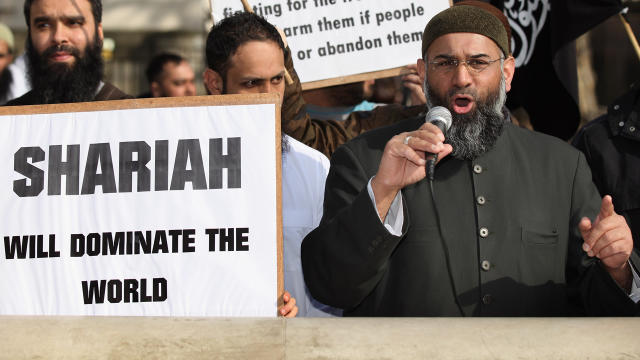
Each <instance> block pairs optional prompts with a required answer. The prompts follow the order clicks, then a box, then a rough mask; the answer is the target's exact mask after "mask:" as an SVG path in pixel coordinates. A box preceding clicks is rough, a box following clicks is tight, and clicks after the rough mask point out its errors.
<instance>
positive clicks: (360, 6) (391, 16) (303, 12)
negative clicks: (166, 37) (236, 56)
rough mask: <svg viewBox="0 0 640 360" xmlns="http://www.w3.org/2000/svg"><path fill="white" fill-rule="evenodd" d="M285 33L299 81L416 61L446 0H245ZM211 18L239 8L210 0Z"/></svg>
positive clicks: (230, 0)
mask: <svg viewBox="0 0 640 360" xmlns="http://www.w3.org/2000/svg"><path fill="white" fill-rule="evenodd" d="M249 3H250V5H251V6H252V7H253V8H254V12H255V13H256V14H258V15H261V16H264V17H265V18H266V19H267V20H268V21H269V22H271V23H272V24H274V25H276V26H277V27H279V28H280V29H282V30H283V31H284V33H285V35H287V41H288V43H289V47H290V48H291V52H292V53H291V55H292V57H293V61H294V64H295V67H296V71H297V72H298V75H299V77H300V81H302V82H303V83H306V82H313V81H319V80H325V79H332V78H339V77H346V76H350V75H356V74H362V73H368V72H373V71H380V70H386V69H392V68H396V67H399V66H405V65H408V64H415V62H416V59H418V58H419V57H421V54H420V49H421V44H422V32H423V31H424V28H425V26H426V25H427V22H429V20H430V19H431V18H432V17H433V16H434V15H436V14H437V13H439V12H440V11H442V10H444V9H446V8H448V7H449V5H450V4H449V0H428V1H427V0H396V1H388V0H260V1H257V0H249ZM211 8H212V12H213V19H214V21H215V22H218V21H220V20H222V19H223V18H225V17H227V16H229V15H231V14H233V13H234V12H236V11H241V10H242V9H243V7H242V2H241V1H240V0H211Z"/></svg>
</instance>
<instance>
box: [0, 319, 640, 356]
mask: <svg viewBox="0 0 640 360" xmlns="http://www.w3.org/2000/svg"><path fill="white" fill-rule="evenodd" d="M639 334H640V320H638V319H632V318H570V319H560V318H555V319H549V318H477V319H451V318H375V319H374V318H359V319H353V318H345V319H303V318H299V319H282V318H277V319H243V318H234V319H221V318H148V317H137V318H136V317H77V318H74V317H13V316H5V317H0V358H3V359H21V358H22V359H23V358H30V359H39V358H43V359H61V358H64V359H81V358H82V359H88V358H90V359H123V358H124V359H130V358H145V359H156V358H161V359H182V358H187V359H214V358H215V359H640V336H639Z"/></svg>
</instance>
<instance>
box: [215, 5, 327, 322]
mask: <svg viewBox="0 0 640 360" xmlns="http://www.w3.org/2000/svg"><path fill="white" fill-rule="evenodd" d="M284 49H285V45H284V43H283V42H282V39H281V37H280V34H279V33H278V31H277V30H276V28H275V27H273V25H271V24H269V23H268V22H267V21H266V20H264V19H263V18H261V17H259V16H257V15H254V14H249V13H239V14H236V15H232V16H231V17H228V18H226V19H224V20H222V21H220V22H219V23H218V24H216V25H214V26H213V28H212V29H211V31H210V32H209V35H208V37H207V45H206V61H207V68H206V69H205V72H204V81H205V86H206V88H207V90H208V91H209V93H211V94H213V95H219V94H252V93H253V94H255V93H277V94H279V95H280V96H281V98H282V96H283V95H284V89H285V84H284V83H285V80H284V73H285V66H284ZM282 143H283V146H282V152H283V153H282V223H283V240H284V241H283V243H284V282H285V289H288V290H290V291H291V293H292V295H293V298H294V300H292V302H293V304H294V305H296V304H297V307H296V309H295V310H296V311H298V309H299V314H300V316H330V315H334V314H336V311H337V310H335V309H331V308H329V307H327V306H324V305H322V304H320V303H318V302H317V301H315V300H314V299H312V298H311V297H310V296H308V293H307V291H306V288H305V285H304V280H303V278H302V267H301V264H300V242H301V241H302V238H303V237H304V236H305V235H306V234H307V233H308V232H309V231H311V229H313V228H315V227H316V226H317V225H318V223H319V222H320V218H321V217H322V197H323V192H324V182H325V178H326V176H327V172H328V168H329V160H328V159H327V158H326V157H325V156H324V155H322V154H321V153H320V152H318V151H316V150H314V149H311V148H310V147H308V146H306V145H304V144H302V143H300V142H298V141H296V140H294V139H292V138H290V137H289V136H286V135H283V137H282ZM296 299H297V300H296ZM287 305H290V304H287ZM285 308H286V310H288V309H289V308H290V307H287V306H286V305H285ZM286 310H285V311H286ZM283 314H284V313H283ZM287 316H289V317H292V316H295V312H293V311H292V312H291V313H289V314H288V315H287Z"/></svg>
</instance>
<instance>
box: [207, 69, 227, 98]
mask: <svg viewBox="0 0 640 360" xmlns="http://www.w3.org/2000/svg"><path fill="white" fill-rule="evenodd" d="M202 77H203V78H204V86H205V87H206V88H207V90H209V93H210V94H211V95H221V94H222V89H223V88H224V87H223V86H222V85H223V82H222V76H220V74H218V73H217V72H216V71H214V70H212V69H209V68H207V69H206V70H205V71H204V73H203V74H202Z"/></svg>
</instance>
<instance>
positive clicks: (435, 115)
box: [426, 106, 452, 132]
mask: <svg viewBox="0 0 640 360" xmlns="http://www.w3.org/2000/svg"><path fill="white" fill-rule="evenodd" d="M426 122H430V123H433V124H434V125H436V126H437V127H439V128H440V130H442V132H445V131H447V130H449V128H450V127H451V122H452V118H451V112H450V111H449V109H447V108H446V107H444V106H434V107H432V108H431V110H429V112H428V113H427V117H426ZM438 123H441V124H438Z"/></svg>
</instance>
